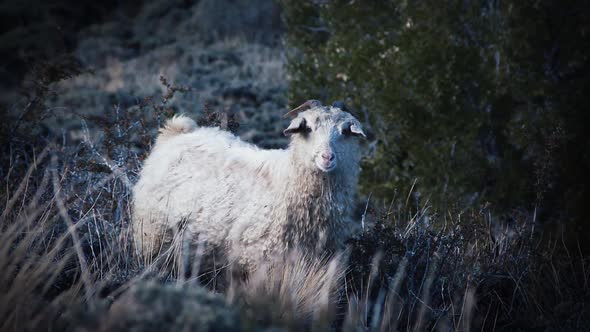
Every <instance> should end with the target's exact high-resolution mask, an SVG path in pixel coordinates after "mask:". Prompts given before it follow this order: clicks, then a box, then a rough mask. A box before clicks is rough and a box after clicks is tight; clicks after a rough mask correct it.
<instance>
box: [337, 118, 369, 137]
mask: <svg viewBox="0 0 590 332" xmlns="http://www.w3.org/2000/svg"><path fill="white" fill-rule="evenodd" d="M342 134H344V135H347V136H360V137H363V138H367V135H365V133H364V132H363V128H361V124H360V123H358V122H357V121H353V122H349V123H347V124H345V125H344V127H343V128H342Z"/></svg>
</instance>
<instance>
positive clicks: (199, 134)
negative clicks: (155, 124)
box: [133, 100, 365, 267]
mask: <svg viewBox="0 0 590 332" xmlns="http://www.w3.org/2000/svg"><path fill="white" fill-rule="evenodd" d="M341 105H342V104H336V103H335V106H332V107H330V106H322V105H321V104H320V103H319V102H318V101H313V100H311V101H308V102H306V103H305V104H303V105H301V106H300V107H298V108H296V109H295V110H292V111H290V112H289V113H287V114H288V115H291V116H295V118H294V119H293V120H292V121H291V123H290V125H289V126H288V128H287V129H285V130H284V133H285V135H289V136H291V143H290V145H289V147H288V148H287V149H284V150H281V149H279V150H264V149H260V148H258V147H256V146H255V145H253V144H249V143H246V142H243V141H241V140H240V139H239V138H238V137H236V136H234V135H233V134H231V133H229V132H226V131H223V130H220V129H219V128H207V127H197V126H196V124H195V122H194V121H193V120H191V119H189V118H188V117H185V116H177V117H174V118H172V119H171V120H169V121H168V122H167V123H166V125H165V127H164V128H163V129H161V131H160V135H159V137H158V138H157V140H156V143H155V146H154V148H153V150H152V152H151V154H150V155H149V157H148V158H147V159H146V161H145V163H144V168H143V170H142V171H141V175H140V180H139V182H138V183H137V184H136V185H135V187H134V190H133V194H134V214H133V230H134V238H135V244H136V248H137V249H138V250H139V251H140V252H141V253H142V254H143V255H145V256H147V257H149V256H152V255H154V254H155V253H156V251H157V250H158V249H159V248H160V247H161V246H162V245H163V244H165V242H169V241H170V238H169V237H168V238H164V237H163V234H164V233H166V232H167V231H168V230H172V229H176V230H178V229H183V230H184V236H188V237H189V239H191V241H195V240H196V239H197V238H198V239H199V241H205V243H206V244H207V248H216V249H219V251H221V252H223V253H224V254H225V255H226V256H225V257H226V258H227V259H229V260H230V261H237V262H238V263H239V264H241V265H243V266H246V267H248V266H250V267H251V266H253V265H254V264H255V263H256V262H260V261H261V260H264V259H269V258H271V257H273V256H274V255H279V254H282V253H284V252H285V251H286V250H287V249H289V248H294V247H297V248H299V249H303V250H306V251H311V252H317V251H318V250H319V251H325V250H329V251H334V250H337V249H340V248H342V247H343V245H344V241H345V240H346V239H347V238H348V236H349V232H350V230H351V229H352V228H353V224H351V223H352V219H351V214H352V211H353V209H354V205H355V204H354V197H355V195H356V191H357V182H358V174H359V161H360V149H359V141H358V139H357V136H362V137H364V136H365V134H364V133H363V131H362V129H361V125H360V123H359V121H358V120H357V119H356V118H355V117H353V116H352V115H351V114H349V113H347V112H345V111H343V110H342V109H341V108H343V107H342V106H341ZM180 225H182V226H180Z"/></svg>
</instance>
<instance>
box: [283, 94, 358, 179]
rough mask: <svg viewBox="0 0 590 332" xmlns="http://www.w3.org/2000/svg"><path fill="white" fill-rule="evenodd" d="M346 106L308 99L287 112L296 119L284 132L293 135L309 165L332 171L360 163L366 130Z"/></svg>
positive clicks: (296, 148)
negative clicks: (325, 104)
mask: <svg viewBox="0 0 590 332" xmlns="http://www.w3.org/2000/svg"><path fill="white" fill-rule="evenodd" d="M345 109H346V108H345V106H344V104H343V103H340V102H336V103H334V105H332V106H322V105H321V103H320V102H319V101H317V100H309V101H307V102H306V103H305V104H303V105H301V106H299V107H297V108H296V109H294V110H292V111H290V112H289V113H287V114H286V115H287V116H295V118H294V119H293V120H292V121H291V123H290V124H289V127H287V129H285V130H284V131H283V132H284V133H285V135H289V136H291V148H292V149H293V150H294V153H296V154H297V156H298V159H299V160H300V161H302V162H303V163H304V164H305V165H306V166H308V167H312V168H317V169H319V170H321V171H322V172H332V171H334V170H336V169H337V168H339V167H340V168H342V167H343V166H346V165H349V166H354V167H356V166H357V165H358V162H359V159H360V153H359V142H358V139H359V137H365V133H363V130H362V128H361V124H360V122H359V121H358V120H357V119H356V118H355V117H354V116H352V115H351V114H350V113H348V112H346V111H345ZM339 165H340V166H339Z"/></svg>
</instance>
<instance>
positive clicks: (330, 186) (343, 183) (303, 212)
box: [283, 169, 356, 250]
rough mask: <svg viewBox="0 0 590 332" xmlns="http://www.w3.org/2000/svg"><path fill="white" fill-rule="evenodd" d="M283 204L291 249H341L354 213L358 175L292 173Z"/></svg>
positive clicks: (285, 235)
mask: <svg viewBox="0 0 590 332" xmlns="http://www.w3.org/2000/svg"><path fill="white" fill-rule="evenodd" d="M290 174H291V177H290V178H289V181H288V188H286V189H285V192H284V193H285V195H284V198H283V199H284V200H283V204H284V206H285V207H286V209H284V210H283V211H286V215H285V216H284V218H283V220H284V224H283V226H284V227H283V230H284V237H285V240H286V243H287V244H288V245H289V246H291V247H304V248H313V249H320V250H322V249H323V248H333V247H338V246H339V245H340V243H337V242H338V241H340V240H341V239H342V238H343V236H341V233H342V232H343V231H346V229H345V228H346V225H345V223H346V222H347V221H348V218H349V217H350V213H351V206H352V201H353V198H354V194H355V192H354V187H355V185H356V183H355V182H356V174H348V175H349V176H346V177H345V176H342V175H341V174H340V173H339V172H334V173H324V172H321V171H319V170H309V169H302V170H299V171H297V172H292V173H290Z"/></svg>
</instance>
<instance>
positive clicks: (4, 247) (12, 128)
mask: <svg viewBox="0 0 590 332" xmlns="http://www.w3.org/2000/svg"><path fill="white" fill-rule="evenodd" d="M261 3H266V4H267V5H268V3H269V2H264V1H261ZM183 6H184V2H182V1H175V2H174V6H171V7H173V9H170V8H169V7H168V6H167V5H166V2H164V1H163V2H162V3H160V4H158V3H154V5H151V6H146V8H144V9H143V10H142V12H140V13H139V14H138V15H137V17H136V18H135V19H134V20H133V22H132V24H131V23H130V22H127V21H123V22H108V23H105V24H102V25H95V26H90V27H87V28H86V31H85V32H84V33H85V35H86V36H87V38H85V39H84V40H82V41H80V44H79V47H78V49H77V50H76V51H75V52H74V53H75V56H76V58H77V59H80V60H81V62H80V61H78V60H75V59H74V58H72V57H68V58H65V59H61V60H59V59H58V60H57V61H56V60H51V61H46V62H39V63H38V64H37V65H36V66H35V67H34V68H33V69H34V70H33V71H32V72H31V73H30V74H29V75H28V76H27V79H26V81H25V84H24V88H25V89H24V91H25V92H26V94H25V95H24V96H23V97H22V98H21V99H20V100H19V101H18V102H14V103H13V104H12V105H11V107H10V109H9V112H8V114H7V115H6V118H5V119H3V120H5V121H2V122H1V123H0V139H1V140H2V144H1V145H0V149H1V152H2V153H1V155H0V184H1V188H0V331H38V330H44V331H61V330H65V331H129V330H133V331H165V330H170V331H177V330H183V331H184V330H186V331H202V330H207V331H227V330H243V331H263V330H265V331H302V330H313V331H324V330H336V331H392V330H401V331H405V330H440V331H449V330H461V331H467V330H492V331H495V330H499V331H503V330H511V331H512V330H587V329H588V327H587V326H588V323H589V320H590V319H589V317H590V309H589V307H588V305H587V304H588V302H589V300H590V284H589V281H590V267H589V265H590V259H589V258H588V256H587V254H585V253H583V252H582V250H581V249H578V250H574V249H572V248H571V247H566V246H565V245H564V244H563V243H564V241H563V237H562V235H561V233H560V232H556V231H553V232H547V231H545V232H544V231H543V225H540V224H538V222H537V218H536V215H535V211H532V212H531V211H525V210H517V209H514V210H511V211H506V212H505V213H504V214H503V215H497V214H495V213H493V212H492V211H491V210H490V209H489V208H488V207H487V206H481V207H480V206H473V207H471V208H469V209H467V210H465V209H459V208H453V207H449V208H447V209H446V210H437V211H435V210H434V209H433V208H432V207H431V206H430V204H429V202H428V200H427V199H424V198H420V195H418V194H417V193H415V192H413V191H410V192H409V193H398V194H397V195H396V196H395V197H393V198H391V199H388V200H387V201H380V200H378V199H377V198H375V197H370V196H369V197H365V198H363V199H362V200H361V201H359V202H358V209H357V210H358V214H357V215H358V223H359V224H360V227H359V229H361V230H362V231H361V232H360V233H359V234H358V236H357V237H356V238H355V239H352V240H351V241H350V243H349V244H350V246H349V249H348V251H346V252H342V253H340V254H339V255H337V256H335V257H309V256H305V255H302V254H301V253H299V252H297V251H294V252H292V253H289V254H288V255H286V257H285V259H284V260H282V261H281V262H279V263H276V264H274V265H269V266H263V267H261V268H260V270H259V271H257V272H256V273H254V274H252V275H250V276H241V275H235V274H232V273H228V271H229V269H230V267H227V266H215V265H213V266H211V265H208V264H205V263H207V262H205V261H203V260H202V259H201V258H202V257H201V256H200V255H199V252H200V250H201V249H202V248H196V252H197V254H196V255H189V254H188V253H187V252H186V251H188V250H186V249H187V247H183V246H180V247H181V248H184V249H185V250H184V251H183V252H182V254H183V256H182V258H183V259H181V260H179V261H180V264H179V265H178V266H175V267H173V268H171V267H170V266H169V265H168V264H166V259H167V253H162V256H161V257H160V259H159V260H156V261H155V262H153V263H150V264H146V263H145V262H143V261H141V260H139V259H138V257H137V256H136V254H135V249H134V248H133V246H132V241H131V238H130V229H129V225H130V212H131V209H130V200H131V196H130V195H131V187H132V185H133V184H134V183H135V182H136V180H137V176H138V171H139V169H140V167H141V164H142V160H143V159H144V158H145V156H146V153H147V152H148V151H149V149H150V147H151V144H152V140H153V137H154V135H155V133H156V131H157V128H158V127H159V126H160V124H161V123H162V121H163V120H164V119H165V118H167V117H170V116H172V115H173V114H175V113H176V112H178V110H183V111H184V112H187V113H192V114H193V115H195V116H199V117H200V119H199V124H201V125H216V126H221V127H224V128H226V129H228V130H231V131H234V132H237V133H238V134H239V135H240V136H241V137H242V138H243V139H245V140H248V141H250V142H253V143H256V144H259V145H261V146H263V147H284V145H285V143H286V139H285V138H284V137H282V135H281V132H282V130H283V129H284V125H286V123H285V120H284V119H281V117H280V114H282V113H284V112H283V111H284V110H285V107H286V104H287V100H286V97H285V96H286V90H287V86H286V76H287V73H286V71H285V68H284V61H285V60H284V56H283V54H282V53H281V52H280V51H278V50H277V49H276V48H273V47H269V46H268V45H266V44H264V43H244V42H241V41H239V40H235V39H223V38H219V36H221V37H226V36H228V35H232V33H233V32H235V31H233V30H236V31H237V30H241V29H242V27H243V22H242V23H239V22H238V23H235V22H234V23H235V24H236V25H235V26H234V25H231V24H229V25H227V24H226V26H227V29H230V30H231V29H233V30H232V31H233V32H232V31H224V30H220V31H209V30H208V25H207V24H210V25H214V24H216V23H217V22H216V21H218V20H219V18H220V17H226V16H227V15H225V14H224V13H222V10H223V6H222V4H218V2H217V1H201V2H199V3H198V4H194V5H193V7H203V6H205V7H206V8H205V9H206V10H201V9H199V10H197V11H192V9H191V10H184V7H183ZM240 6H242V5H237V7H232V8H234V9H232V10H235V11H236V12H240V11H241V10H245V9H244V8H241V7H240ZM268 6H269V7H268V8H266V7H264V8H262V7H263V6H261V8H262V9H264V10H260V8H259V9H258V14H257V15H259V16H255V15H254V16H251V17H250V18H248V19H249V20H253V21H254V22H257V21H258V20H259V19H260V17H262V16H263V15H267V14H268V12H271V11H272V10H273V9H272V6H270V5H268ZM252 7H254V6H252ZM236 8H237V9H236ZM191 15H193V16H195V15H196V16H195V17H197V18H198V19H197V20H193V19H192V16H191ZM236 16H238V15H236ZM246 16H247V15H246ZM154 17H155V18H157V19H155V20H154ZM189 18H191V19H189ZM154 21H158V22H159V24H160V25H153V24H152V23H153V22H154ZM195 22H197V23H195ZM207 22H209V23H207ZM211 22H213V23H211ZM248 22H249V23H248ZM248 22H247V23H248V24H250V23H251V22H250V21H248ZM128 23H129V24H128ZM230 23H232V22H230ZM190 24H196V25H197V26H191V25H190ZM240 24H242V25H240ZM144 27H147V28H145V29H144ZM195 30H197V31H199V36H197V37H195V36H193V35H194V31H195ZM205 33H207V35H205ZM209 33H210V35H209ZM251 34H252V36H250V38H252V39H250V40H254V39H256V38H258V37H257V35H256V30H255V31H251ZM203 40H209V41H208V42H204V41H203ZM105 45H108V46H109V47H108V48H105ZM166 59H174V61H166ZM88 63H94V64H97V63H98V64H99V65H98V66H97V69H96V70H93V71H89V70H85V69H83V67H84V66H85V65H87V64H88ZM181 69H182V70H181ZM179 83H180V84H182V85H177V84H179ZM10 97H11V98H12V96H10ZM11 102H13V101H12V100H11ZM2 116H5V115H4V114H2ZM238 124H239V125H238ZM373 143H374V142H370V143H369V144H373ZM373 146H374V144H373ZM367 150H369V149H367ZM547 154H548V156H547V157H548V158H546V159H547V160H552V159H550V157H551V150H548V152H547ZM370 164H371V163H368V165H370ZM540 178H541V177H540ZM539 187H542V186H539ZM542 194H543V193H542V192H539V195H542Z"/></svg>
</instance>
